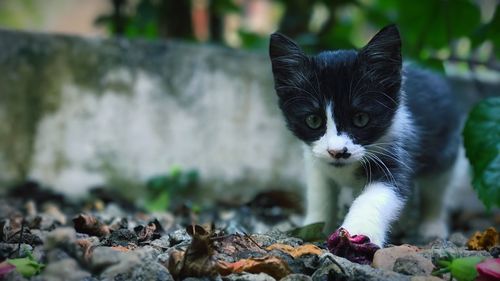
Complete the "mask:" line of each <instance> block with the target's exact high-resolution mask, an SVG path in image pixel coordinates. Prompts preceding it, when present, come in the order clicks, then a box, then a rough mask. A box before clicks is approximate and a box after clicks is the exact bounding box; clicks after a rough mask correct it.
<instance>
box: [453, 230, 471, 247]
mask: <svg viewBox="0 0 500 281" xmlns="http://www.w3.org/2000/svg"><path fill="white" fill-rule="evenodd" d="M448 240H450V242H451V243H453V244H455V245H456V246H457V247H465V245H466V244H467V241H468V240H469V239H468V238H467V237H465V235H463V233H460V232H455V233H453V234H452V235H450V238H448Z"/></svg>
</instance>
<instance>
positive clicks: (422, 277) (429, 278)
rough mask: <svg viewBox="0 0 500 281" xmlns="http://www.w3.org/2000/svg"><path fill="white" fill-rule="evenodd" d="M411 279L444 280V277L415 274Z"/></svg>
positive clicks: (415, 280) (422, 280)
mask: <svg viewBox="0 0 500 281" xmlns="http://www.w3.org/2000/svg"><path fill="white" fill-rule="evenodd" d="M410 281H443V279H441V278H439V277H436V276H414V277H412V278H411V279H410Z"/></svg>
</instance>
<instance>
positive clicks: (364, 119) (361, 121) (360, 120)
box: [352, 112, 370, 128]
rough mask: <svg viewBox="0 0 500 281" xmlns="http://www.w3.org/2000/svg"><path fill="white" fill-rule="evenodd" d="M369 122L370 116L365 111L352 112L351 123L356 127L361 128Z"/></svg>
mask: <svg viewBox="0 0 500 281" xmlns="http://www.w3.org/2000/svg"><path fill="white" fill-rule="evenodd" d="M368 122H370V116H368V113H365V112H358V113H356V114H354V117H353V118H352V123H353V124H354V126H356V127H358V128H363V127H364V126H366V125H367V124H368Z"/></svg>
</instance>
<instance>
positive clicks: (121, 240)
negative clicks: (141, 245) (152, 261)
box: [107, 229, 138, 247]
mask: <svg viewBox="0 0 500 281" xmlns="http://www.w3.org/2000/svg"><path fill="white" fill-rule="evenodd" d="M107 240H108V245H110V246H123V247H126V246H128V245H129V244H134V245H137V243H138V241H137V234H135V232H133V231H132V230H129V229H118V230H116V231H113V232H112V233H111V235H110V236H109V238H108V239H107Z"/></svg>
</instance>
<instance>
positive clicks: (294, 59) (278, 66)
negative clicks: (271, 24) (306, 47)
mask: <svg viewBox="0 0 500 281" xmlns="http://www.w3.org/2000/svg"><path fill="white" fill-rule="evenodd" d="M269 57H270V58H271V64H272V68H273V74H274V80H275V82H276V83H277V84H279V83H280V82H283V79H286V77H289V76H291V74H293V73H294V72H296V71H297V68H298V67H300V66H301V65H303V63H304V62H305V61H306V60H307V56H306V55H305V54H304V52H303V51H302V49H301V48H300V47H299V46H298V45H297V44H296V43H295V42H293V40H292V39H290V38H288V37H286V36H285V35H283V34H281V33H278V32H275V33H273V34H271V38H270V41H269Z"/></svg>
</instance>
